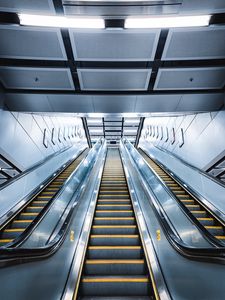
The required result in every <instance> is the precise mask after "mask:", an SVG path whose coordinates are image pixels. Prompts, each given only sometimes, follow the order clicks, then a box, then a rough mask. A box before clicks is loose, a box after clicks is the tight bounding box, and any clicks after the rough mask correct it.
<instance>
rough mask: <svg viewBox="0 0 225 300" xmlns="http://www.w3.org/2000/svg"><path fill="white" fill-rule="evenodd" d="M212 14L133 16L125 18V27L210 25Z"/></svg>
mask: <svg viewBox="0 0 225 300" xmlns="http://www.w3.org/2000/svg"><path fill="white" fill-rule="evenodd" d="M210 18H211V15H202V16H182V17H159V18H158V17H152V18H145V17H143V18H141V17H140V18H132V17H129V18H127V19H126V20H125V28H172V27H201V26H208V25H209V22H210Z"/></svg>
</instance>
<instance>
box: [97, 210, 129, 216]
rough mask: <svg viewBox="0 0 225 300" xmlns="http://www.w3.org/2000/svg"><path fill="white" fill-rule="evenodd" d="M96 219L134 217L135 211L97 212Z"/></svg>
mask: <svg viewBox="0 0 225 300" xmlns="http://www.w3.org/2000/svg"><path fill="white" fill-rule="evenodd" d="M95 215H96V217H133V216H134V212H133V210H122V209H121V210H96V211H95Z"/></svg>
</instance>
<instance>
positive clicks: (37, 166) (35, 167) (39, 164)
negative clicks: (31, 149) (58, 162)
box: [0, 146, 73, 191]
mask: <svg viewBox="0 0 225 300" xmlns="http://www.w3.org/2000/svg"><path fill="white" fill-rule="evenodd" d="M72 147H73V146H67V147H66V148H63V149H61V150H59V151H57V152H54V153H52V154H50V155H49V156H47V157H45V158H44V159H42V160H40V161H38V162H37V163H35V164H34V165H32V166H31V167H29V168H28V169H26V170H25V171H23V172H21V173H20V174H18V175H16V176H14V177H12V178H11V179H9V180H8V181H7V182H6V183H4V184H3V185H0V191H1V190H3V189H5V188H6V187H7V186H9V185H10V184H12V183H13V182H15V181H17V180H19V179H20V178H22V177H24V176H26V175H27V174H29V173H31V172H33V171H34V170H35V169H38V168H39V167H41V166H42V165H44V164H45V163H46V162H47V161H49V160H50V159H52V158H54V157H56V156H58V155H59V154H62V153H63V152H65V151H67V150H68V149H70V148H72Z"/></svg>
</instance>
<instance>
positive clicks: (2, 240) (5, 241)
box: [0, 239, 13, 243]
mask: <svg viewBox="0 0 225 300" xmlns="http://www.w3.org/2000/svg"><path fill="white" fill-rule="evenodd" d="M12 241H13V239H0V243H10V242H12Z"/></svg>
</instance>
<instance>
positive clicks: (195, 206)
mask: <svg viewBox="0 0 225 300" xmlns="http://www.w3.org/2000/svg"><path fill="white" fill-rule="evenodd" d="M139 152H140V154H141V155H142V156H143V157H144V159H145V160H146V161H147V163H148V164H149V165H150V167H151V168H152V169H153V170H154V171H155V172H156V173H157V174H158V175H159V177H160V178H161V179H162V180H163V181H164V183H165V184H166V185H167V186H168V187H169V189H170V190H171V192H172V193H173V194H174V195H175V196H176V198H177V199H178V200H179V201H180V202H181V203H182V205H184V206H185V207H186V208H187V209H188V210H189V211H190V212H191V214H192V215H193V216H194V217H195V218H196V219H197V220H198V221H199V222H200V223H201V224H202V225H203V226H204V227H205V229H206V230H207V231H209V233H210V234H211V235H212V236H214V237H215V238H216V239H218V240H220V241H224V242H225V228H224V226H223V224H221V223H220V222H219V221H218V220H217V219H216V218H215V217H214V216H213V215H212V214H211V213H210V212H209V211H208V210H207V209H206V208H205V207H204V206H203V205H201V203H200V202H198V201H197V200H196V199H195V198H194V197H192V196H191V195H190V194H189V193H188V192H187V191H186V190H185V189H184V188H183V187H182V186H181V185H180V184H179V183H178V182H177V181H175V180H174V179H173V178H172V177H171V176H170V174H169V173H168V172H167V171H166V170H164V169H163V168H162V167H161V166H159V165H158V164H157V163H156V162H154V161H153V160H152V159H151V158H150V157H149V156H148V155H147V154H146V153H145V152H144V151H143V150H141V149H139Z"/></svg>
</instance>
